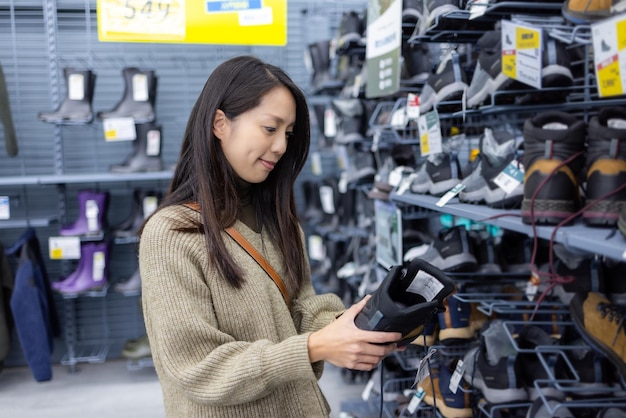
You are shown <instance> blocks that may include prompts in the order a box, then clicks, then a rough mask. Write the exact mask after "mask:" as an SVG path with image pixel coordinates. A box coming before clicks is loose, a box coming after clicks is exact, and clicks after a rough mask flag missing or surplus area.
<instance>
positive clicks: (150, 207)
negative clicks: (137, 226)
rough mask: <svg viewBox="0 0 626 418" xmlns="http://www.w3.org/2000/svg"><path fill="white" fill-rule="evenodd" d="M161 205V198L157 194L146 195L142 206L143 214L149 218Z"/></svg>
mask: <svg viewBox="0 0 626 418" xmlns="http://www.w3.org/2000/svg"><path fill="white" fill-rule="evenodd" d="M158 205H159V199H157V197H156V196H146V197H144V198H143V202H142V208H143V216H144V218H147V217H148V216H150V215H152V214H153V213H154V211H155V210H156V209H157V206H158Z"/></svg>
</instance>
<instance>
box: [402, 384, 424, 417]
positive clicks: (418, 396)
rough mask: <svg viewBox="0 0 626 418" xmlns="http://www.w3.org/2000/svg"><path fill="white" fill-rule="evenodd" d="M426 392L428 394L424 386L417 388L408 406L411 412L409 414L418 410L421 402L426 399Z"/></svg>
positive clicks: (407, 408)
mask: <svg viewBox="0 0 626 418" xmlns="http://www.w3.org/2000/svg"><path fill="white" fill-rule="evenodd" d="M425 394H426V391H424V388H422V387H418V388H417V390H416V391H415V393H414V394H413V396H412V397H411V400H410V401H409V404H408V405H407V407H406V410H407V411H408V412H409V414H414V413H415V411H417V407H418V406H419V405H420V403H422V399H424V395H425Z"/></svg>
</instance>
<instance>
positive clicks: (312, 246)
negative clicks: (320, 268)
mask: <svg viewBox="0 0 626 418" xmlns="http://www.w3.org/2000/svg"><path fill="white" fill-rule="evenodd" d="M308 241H309V257H311V260H316V261H323V260H324V258H325V257H326V251H324V241H323V240H322V237H320V236H319V235H311V236H310V237H309V239H308Z"/></svg>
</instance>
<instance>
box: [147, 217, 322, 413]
mask: <svg viewBox="0 0 626 418" xmlns="http://www.w3.org/2000/svg"><path fill="white" fill-rule="evenodd" d="M163 212H166V213H167V211H163ZM170 215H171V214H170ZM163 218H164V215H163V214H162V213H159V212H157V214H155V216H153V217H152V218H151V219H150V221H148V223H147V224H146V225H145V227H144V230H143V233H142V237H141V241H140V247H139V263H140V271H141V277H142V306H143V310H144V319H145V323H146V330H147V332H148V336H149V339H150V345H151V349H152V353H153V357H154V360H155V365H156V367H157V372H158V373H159V378H160V379H161V381H162V385H164V386H168V385H171V386H174V387H176V391H177V392H178V393H184V394H185V396H188V397H189V398H190V399H191V400H192V401H193V402H197V403H200V404H207V405H213V406H227V405H235V404H242V403H246V402H251V401H255V400H258V399H261V398H263V397H265V396H267V395H269V394H270V393H272V392H273V391H274V390H276V388H278V387H280V386H281V385H283V384H286V383H289V382H294V381H306V380H309V381H310V380H314V379H316V374H315V373H314V371H313V368H312V367H311V363H310V361H309V358H308V349H307V339H308V335H307V334H300V333H296V332H294V333H293V335H291V336H288V337H287V338H284V339H282V340H276V339H274V340H272V338H271V337H268V338H259V339H252V338H251V339H250V340H242V339H237V338H235V337H234V336H233V335H230V334H229V333H227V332H225V331H223V329H224V328H225V324H224V323H223V322H226V321H231V324H232V323H239V324H241V326H242V327H243V328H244V329H250V330H251V331H250V332H259V331H258V329H259V327H268V326H269V325H268V324H267V323H266V322H261V321H262V319H259V318H252V317H249V316H248V317H247V318H236V317H233V316H235V315H236V310H235V311H234V312H235V313H234V314H229V315H227V316H223V315H222V316H219V315H218V311H219V309H221V308H220V307H221V306H223V305H221V304H222V303H223V300H224V299H225V298H226V297H227V296H224V292H229V291H232V289H229V288H228V285H226V287H225V288H224V292H222V291H221V290H220V293H221V294H214V292H215V291H214V290H213V289H215V287H212V286H210V285H208V283H209V282H211V281H214V283H215V282H216V281H220V282H225V280H224V279H223V278H221V277H219V276H218V275H217V273H216V272H215V271H213V273H211V271H212V270H211V269H210V268H208V267H207V266H206V256H205V254H204V253H205V252H206V247H205V246H204V245H201V244H200V243H201V242H202V241H199V240H198V235H197V234H189V233H180V232H176V231H173V230H172V222H173V221H172V220H170V221H169V222H167V221H164V220H163ZM207 272H209V274H207ZM264 279H265V278H264ZM262 283H265V282H262ZM270 285H271V286H273V284H272V283H270ZM278 297H280V294H279V293H278ZM231 305H232V304H231ZM286 316H287V318H288V319H289V316H288V315H286ZM229 317H230V319H229ZM255 321H257V322H258V324H259V326H255V324H256V323H257V322H255ZM307 321H308V322H311V321H309V320H307ZM281 326H282V327H283V328H282V329H284V327H285V326H287V325H281ZM268 335H272V332H271V330H270V331H268ZM164 392H165V390H164Z"/></svg>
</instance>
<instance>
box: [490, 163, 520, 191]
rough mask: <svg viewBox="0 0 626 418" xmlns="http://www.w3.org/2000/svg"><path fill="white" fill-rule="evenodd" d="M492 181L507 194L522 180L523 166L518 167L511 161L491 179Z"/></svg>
mask: <svg viewBox="0 0 626 418" xmlns="http://www.w3.org/2000/svg"><path fill="white" fill-rule="evenodd" d="M493 182H494V183H495V184H496V185H497V186H498V187H499V188H501V189H502V190H504V192H505V193H506V194H509V193H511V192H513V190H515V188H516V187H518V186H519V185H520V184H522V183H523V182H524V168H523V167H522V166H521V165H520V166H519V167H518V166H517V164H515V163H514V162H513V161H511V162H510V163H509V164H507V166H506V167H504V169H503V170H502V171H501V172H500V173H499V174H498V175H497V176H496V177H495V178H494V179H493Z"/></svg>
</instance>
